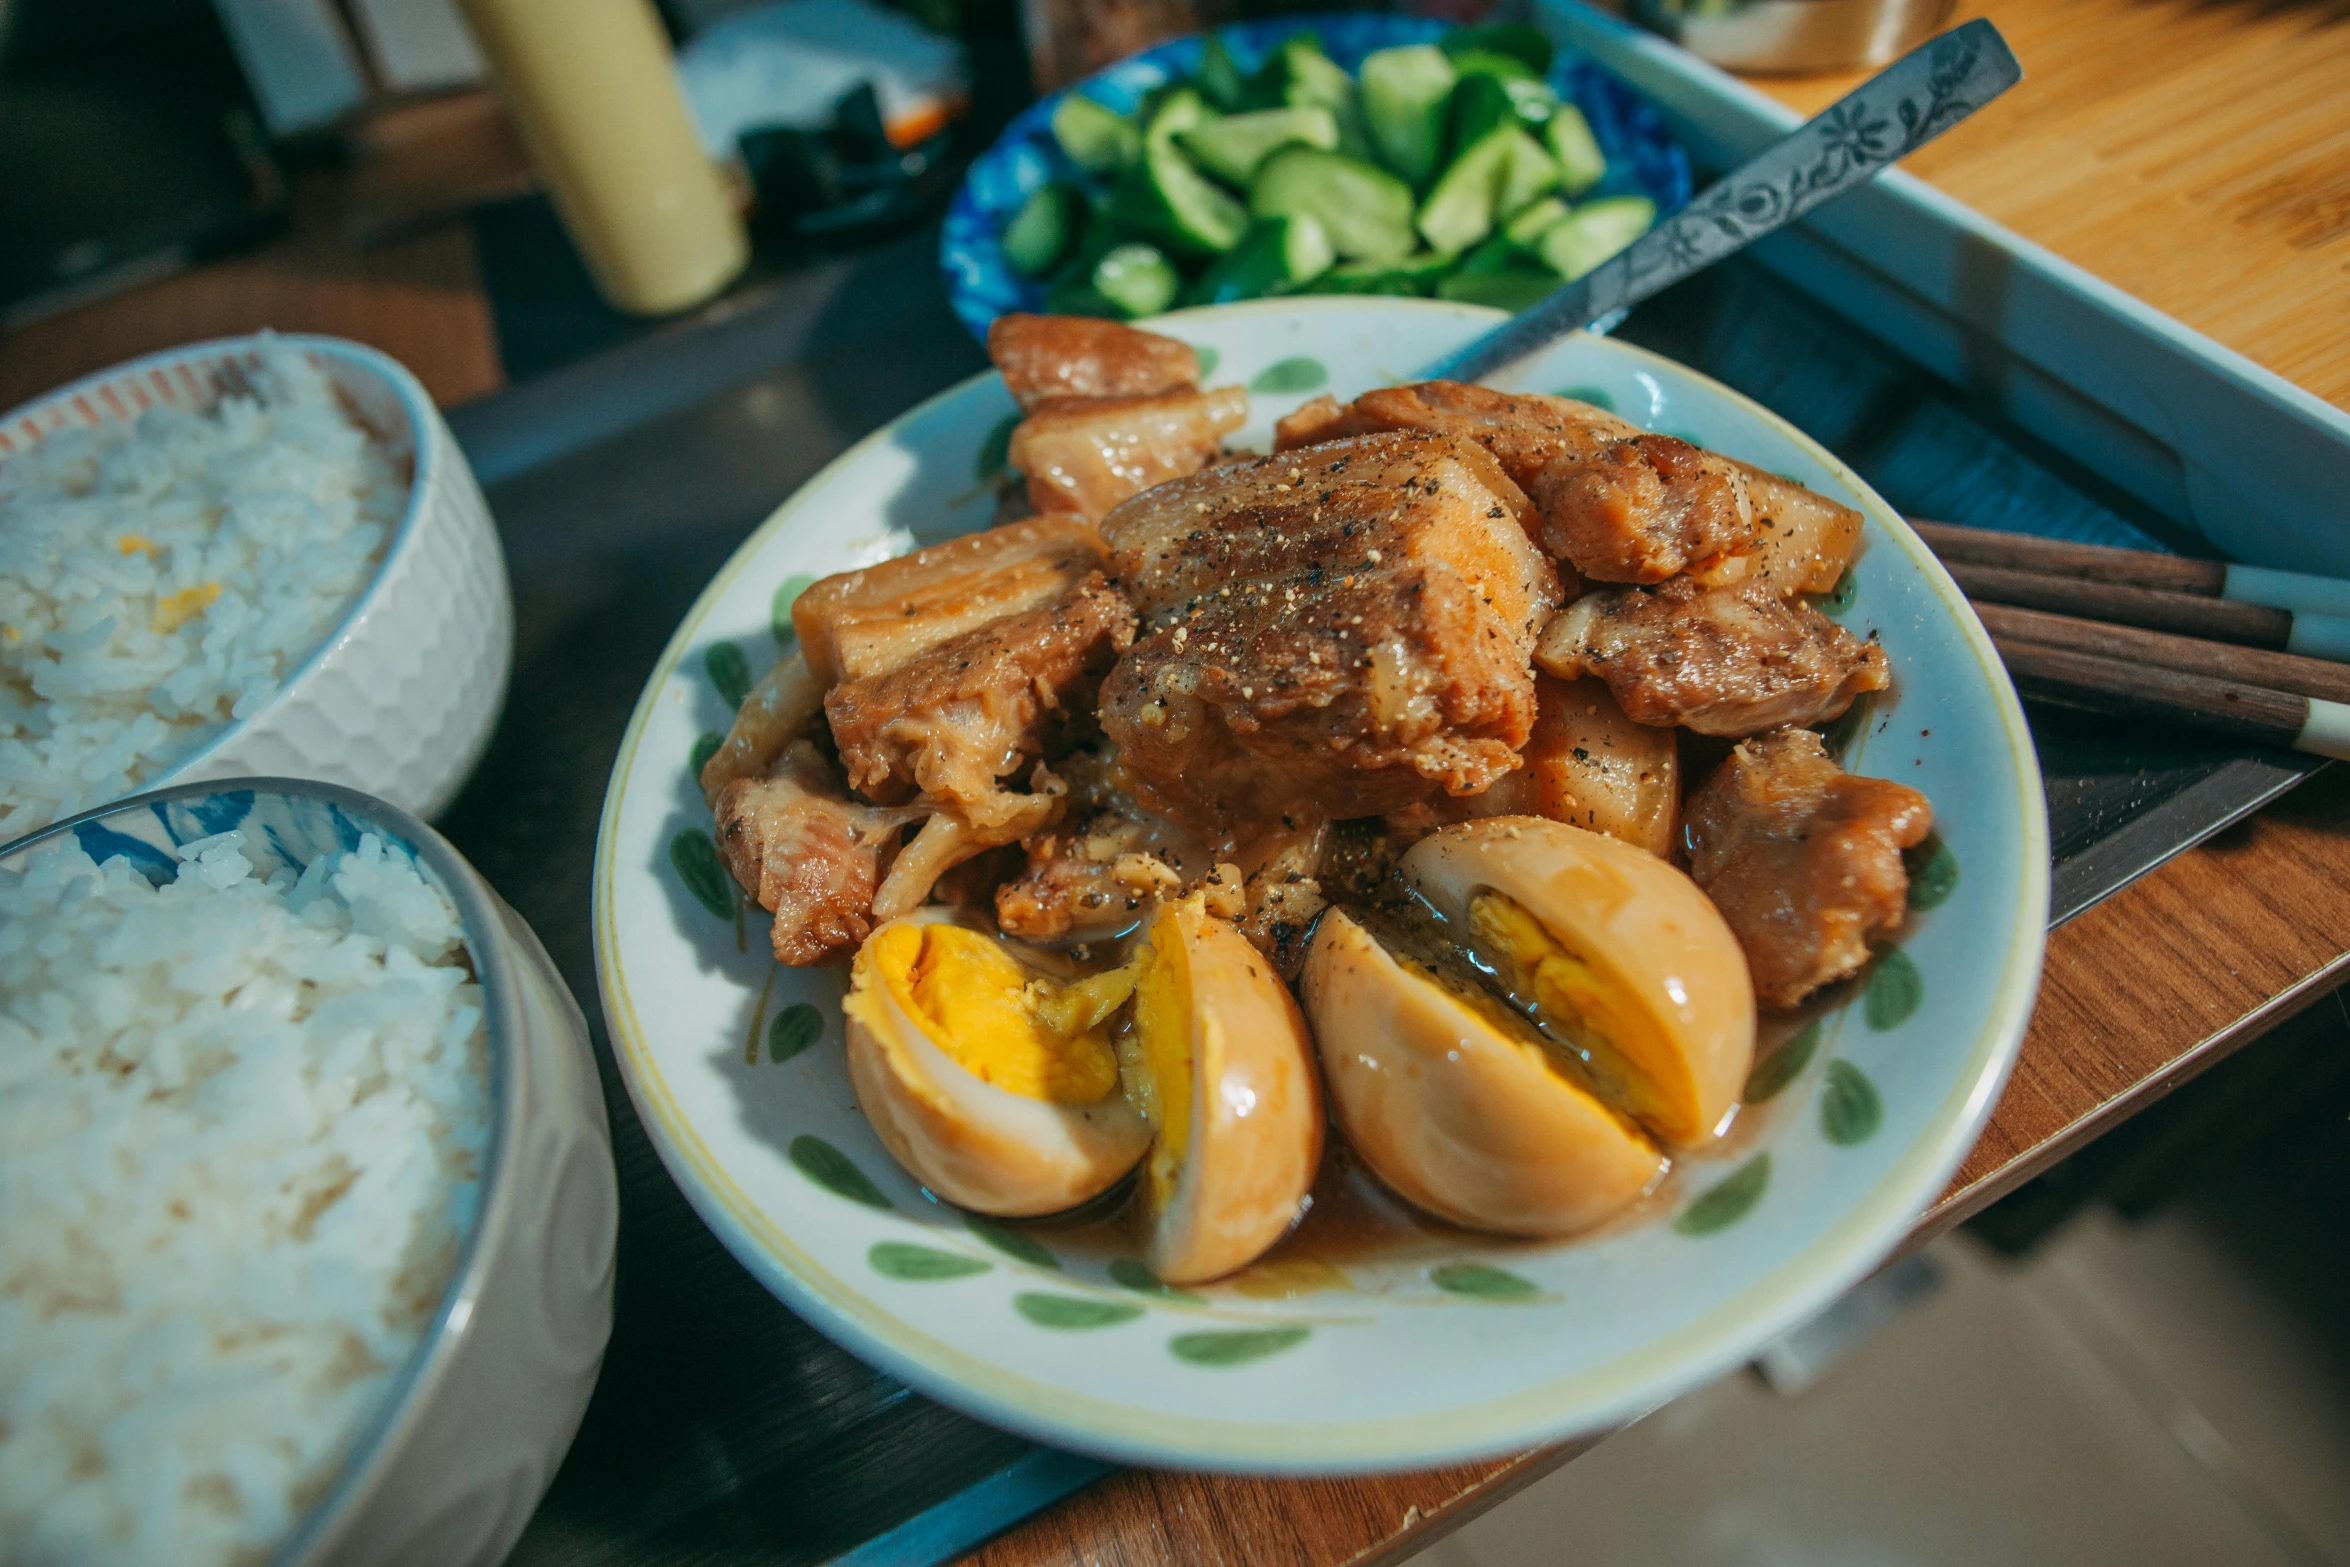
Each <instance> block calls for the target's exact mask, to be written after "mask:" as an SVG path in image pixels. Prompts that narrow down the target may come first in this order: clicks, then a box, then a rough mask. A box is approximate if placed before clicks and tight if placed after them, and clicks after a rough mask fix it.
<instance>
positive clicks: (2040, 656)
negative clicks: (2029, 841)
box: [1991, 635, 2350, 758]
mask: <svg viewBox="0 0 2350 1567" xmlns="http://www.w3.org/2000/svg"><path fill="white" fill-rule="evenodd" d="M1991 640H1992V644H1993V646H1995V647H1997V648H1998V649H1999V657H2000V659H2001V661H2002V662H2004V663H2005V664H2006V665H2007V672H2008V673H2009V674H2010V675H2012V676H2013V677H2014V678H2015V683H2016V688H2017V689H2018V690H2019V691H2022V692H2023V693H2024V694H2025V695H2027V696H2033V697H2038V698H2039V699H2041V700H2042V701H2047V702H2055V703H2058V704H2060V705H2063V706H2067V707H2079V708H2086V709H2088V710H2090V711H2092V712H2098V713H2111V714H2114V715H2117V716H2119V717H2124V718H2143V719H2147V720H2150V721H2153V722H2157V723H2173V724H2177V723H2186V724H2189V725H2192V726H2193V727H2195V728H2198V729H2202V730H2205V731H2207V732H2209V733H2212V734H2219V735H2226V736H2229V737H2231V738H2234V739H2238V740H2248V741H2251V742H2253V743H2254V744H2257V745H2274V746H2289V747H2291V748H2292V749H2294V750H2297V751H2307V752H2309V753H2311V754H2313V755H2316V756H2333V757H2345V758H2350V705H2345V704H2343V703H2340V702H2333V701H2327V700H2325V699H2324V698H2320V697H2308V696H2297V695H2294V694H2292V693H2290V692H2285V691H2274V690H2270V689H2269V688H2267V687H2265V686H2256V685H2247V684H2245V683H2243V682H2242V681H2236V680H2225V679H2221V678H2219V677H2218V676H2214V675H2199V674H2194V673H2191V672H2189V671H2187V670H2181V669H2165V668H2163V667H2161V666H2159V665H2152V664H2140V663H2134V662H2132V661H2130V660H2128V659H2121V658H2106V657H2101V656H2100V655H2098V654H2095V653H2080V652H2075V651H2073V650H2071V649H2069V648H2054V647H2038V646H2034V645H2033V644H2031V643H2028V642H2017V641H2012V640H2009V639H2006V638H2002V637H1999V636H1997V635H1994V636H1993V637H1992V639H1991Z"/></svg>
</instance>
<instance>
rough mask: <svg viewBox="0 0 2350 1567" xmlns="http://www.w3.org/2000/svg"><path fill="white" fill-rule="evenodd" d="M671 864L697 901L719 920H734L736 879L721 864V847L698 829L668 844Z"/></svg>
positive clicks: (690, 830)
mask: <svg viewBox="0 0 2350 1567" xmlns="http://www.w3.org/2000/svg"><path fill="white" fill-rule="evenodd" d="M669 864H670V867H671V868H672V869H673V870H675V871H676V872H677V879H678V880H679V881H682V882H684V883H685V890H686V891H688V892H690V893H692V894H693V895H694V901H695V902H696V903H699V904H700V905H701V906H702V907H703V908H705V909H708V910H709V911H710V912H711V913H712V914H715V915H717V916H718V917H719V918H720V919H722V920H723V919H731V918H733V917H734V878H733V877H731V876H729V875H727V874H726V867H725V866H723V865H721V864H719V863H718V845H717V844H715V843H713V842H712V841H711V839H710V835H709V834H708V833H706V832H704V831H702V830H701V829H700V828H699V827H688V828H687V829H685V831H683V832H681V833H679V834H678V835H677V836H676V837H674V838H672V839H670V840H669Z"/></svg>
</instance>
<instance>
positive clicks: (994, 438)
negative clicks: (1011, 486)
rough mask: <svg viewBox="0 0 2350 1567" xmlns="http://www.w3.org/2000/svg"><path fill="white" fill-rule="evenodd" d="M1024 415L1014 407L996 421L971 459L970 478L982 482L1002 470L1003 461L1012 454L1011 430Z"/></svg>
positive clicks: (1015, 428)
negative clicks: (977, 453) (976, 454)
mask: <svg viewBox="0 0 2350 1567" xmlns="http://www.w3.org/2000/svg"><path fill="white" fill-rule="evenodd" d="M1025 417H1026V416H1025V415H1024V414H1022V413H1021V412H1020V410H1019V409H1017V408H1015V409H1013V410H1012V411H1011V412H1010V413H1008V414H1006V415H1004V416H1003V417H1002V418H1001V419H998V420H997V421H996V423H995V428H994V429H992V430H990V431H988V432H987V439H986V440H984V441H981V442H980V443H979V455H978V456H976V457H974V458H972V459H971V477H972V478H974V479H977V480H979V481H980V482H981V483H983V484H984V483H986V482H987V481H988V480H990V479H992V478H994V477H995V476H996V475H997V474H999V473H1002V472H1003V471H1004V462H1005V460H1006V459H1007V458H1009V457H1010V456H1011V455H1012V432H1013V431H1014V430H1017V429H1018V428H1020V421H1021V420H1022V419H1023V418H1025Z"/></svg>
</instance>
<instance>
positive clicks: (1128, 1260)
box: [1110, 1257, 1206, 1306]
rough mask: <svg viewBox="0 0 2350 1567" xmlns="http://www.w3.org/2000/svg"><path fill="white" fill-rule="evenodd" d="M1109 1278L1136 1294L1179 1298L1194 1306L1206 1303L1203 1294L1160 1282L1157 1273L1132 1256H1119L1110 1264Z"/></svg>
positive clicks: (1172, 1298)
mask: <svg viewBox="0 0 2350 1567" xmlns="http://www.w3.org/2000/svg"><path fill="white" fill-rule="evenodd" d="M1110 1280H1111V1282H1112V1283H1115V1284H1123V1285H1125V1286H1126V1287H1127V1288H1128V1289H1130V1290H1133V1291H1134V1292H1135V1293H1137V1294H1141V1295H1156V1296H1158V1297H1159V1298H1160V1299H1161V1300H1180V1301H1184V1302H1187V1303H1189V1304H1191V1305H1195V1306H1196V1305H1203V1304H1205V1303H1206V1301H1205V1297H1204V1296H1199V1295H1194V1294H1193V1293H1192V1292H1191V1291H1189V1290H1179V1289H1177V1288H1175V1286H1173V1285H1172V1284H1161V1283H1160V1282H1159V1279H1158V1275H1157V1274H1154V1273H1153V1272H1151V1270H1150V1269H1148V1268H1146V1267H1144V1266H1143V1265H1142V1264H1141V1263H1139V1262H1137V1261H1135V1260H1134V1259H1133V1258H1132V1257H1120V1258H1119V1259H1118V1260H1117V1261H1115V1262H1113V1263H1111V1264H1110Z"/></svg>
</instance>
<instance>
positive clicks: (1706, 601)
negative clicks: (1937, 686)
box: [1534, 577, 1892, 736]
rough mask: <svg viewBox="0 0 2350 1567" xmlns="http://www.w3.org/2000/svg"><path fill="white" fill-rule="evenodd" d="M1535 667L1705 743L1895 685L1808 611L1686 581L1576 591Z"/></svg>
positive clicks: (1878, 660)
mask: <svg viewBox="0 0 2350 1567" xmlns="http://www.w3.org/2000/svg"><path fill="white" fill-rule="evenodd" d="M1534 658H1535V662H1537V663H1539V664H1540V665H1541V666H1542V667H1543V668H1544V669H1545V670H1548V671H1549V672H1550V673H1551V674H1554V675H1557V676H1558V677H1559V678H1560V679H1562V680H1567V679H1573V678H1574V677H1575V676H1577V675H1586V674H1589V675H1597V676H1598V677H1599V678H1600V679H1602V680H1605V681H1606V682H1607V684H1608V689H1609V690H1611V691H1613V692H1614V693H1615V694H1616V700H1617V701H1618V702H1620V703H1622V704H1623V708H1624V711H1625V712H1626V713H1628V714H1630V715H1631V716H1632V718H1633V719H1634V720H1636V721H1637V722H1639V723H1643V724H1656V725H1660V726H1661V725H1672V724H1678V725H1680V726H1681V727H1682V728H1684V729H1694V730H1695V731H1697V732H1698V733H1699V734H1702V735H1730V736H1736V735H1751V734H1760V733H1761V732H1762V731H1763V730H1765V729H1776V728H1778V727H1779V726H1780V725H1782V724H1816V723H1819V722H1820V721H1822V720H1823V719H1829V718H1834V717H1836V716H1837V715H1838V714H1840V713H1842V712H1843V711H1844V710H1845V709H1846V708H1847V707H1850V706H1851V705H1852V699H1853V698H1854V697H1856V696H1858V695H1860V694H1861V693H1862V692H1864V691H1882V690H1884V689H1885V687H1886V686H1887V685H1888V684H1889V683H1891V680H1892V675H1891V673H1890V671H1889V670H1888V669H1887V667H1886V663H1885V650H1884V649H1883V648H1881V647H1879V646H1878V645H1877V644H1876V643H1875V642H1873V641H1862V640H1861V639H1860V638H1858V637H1856V636H1853V635H1852V634H1851V633H1850V632H1848V631H1846V630H1845V629H1844V628H1843V627H1842V626H1839V625H1837V624H1836V623H1835V622H1834V621H1832V620H1830V619H1828V617H1827V616H1825V615H1823V614H1821V613H1820V612H1819V611H1818V610H1816V609H1813V608H1812V607H1811V606H1810V605H1808V604H1805V603H1803V602H1801V601H1800V600H1795V599H1782V598H1780V597H1779V596H1778V595H1777V594H1775V593H1772V592H1771V591H1770V590H1768V589H1767V588H1762V587H1757V586H1754V585H1752V584H1748V583H1737V584H1733V585H1730V586H1727V587H1706V586H1704V585H1702V584H1700V583H1697V582H1694V581H1692V580H1690V579H1689V578H1687V577H1674V578H1672V579H1671V580H1669V581H1666V582H1663V583H1660V584H1659V585H1657V586H1656V587H1654V588H1602V589H1600V590H1599V591H1598V592H1595V593H1587V594H1585V595H1584V596H1583V597H1582V598H1580V599H1578V600H1576V601H1575V603H1574V604H1573V605H1571V606H1569V607H1568V608H1567V609H1566V610H1565V611H1564V612H1563V613H1561V614H1560V615H1559V616H1558V617H1557V618H1556V619H1554V620H1552V621H1551V623H1550V624H1549V625H1548V626H1547V627H1545V628H1544V629H1543V633H1542V641H1541V643H1540V645H1539V646H1538V647H1537V648H1536V649H1535V652H1534Z"/></svg>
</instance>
